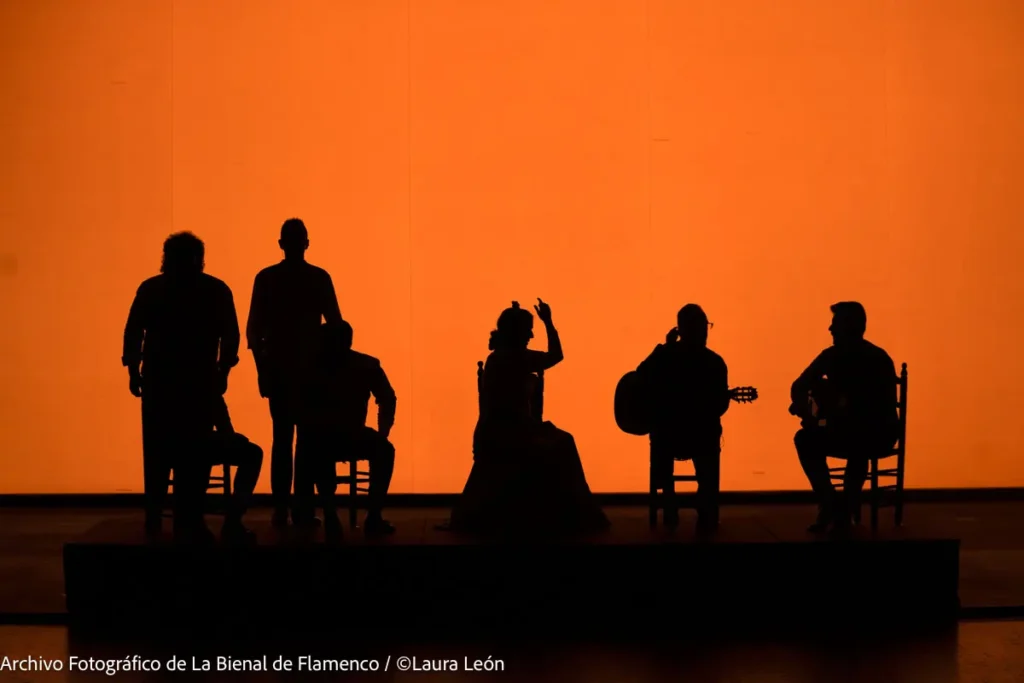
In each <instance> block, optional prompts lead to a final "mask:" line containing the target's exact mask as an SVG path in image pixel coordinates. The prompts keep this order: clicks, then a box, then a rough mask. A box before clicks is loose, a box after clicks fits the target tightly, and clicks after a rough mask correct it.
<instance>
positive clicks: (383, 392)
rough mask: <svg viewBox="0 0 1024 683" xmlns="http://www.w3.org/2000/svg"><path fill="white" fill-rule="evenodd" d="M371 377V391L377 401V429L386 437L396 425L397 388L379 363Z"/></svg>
mask: <svg viewBox="0 0 1024 683" xmlns="http://www.w3.org/2000/svg"><path fill="white" fill-rule="evenodd" d="M371 379H372V384H371V385H370V392H371V393H372V394H373V399H374V401H375V402H376V403H377V431H378V432H380V433H381V434H382V435H384V436H385V437H386V436H387V435H388V434H390V433H391V428H392V427H394V426H395V411H396V410H397V406H398V397H397V396H395V390H394V388H392V386H391V382H389V381H388V376H387V374H385V372H384V368H382V367H380V366H379V365H378V366H377V367H375V368H374V369H373V376H372V378H371Z"/></svg>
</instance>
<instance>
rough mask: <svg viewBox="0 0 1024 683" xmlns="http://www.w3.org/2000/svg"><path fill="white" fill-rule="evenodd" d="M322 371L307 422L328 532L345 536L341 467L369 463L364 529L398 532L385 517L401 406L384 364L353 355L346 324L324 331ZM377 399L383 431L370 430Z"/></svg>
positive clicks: (306, 411)
mask: <svg viewBox="0 0 1024 683" xmlns="http://www.w3.org/2000/svg"><path fill="white" fill-rule="evenodd" d="M316 368H317V370H316V380H315V381H314V382H313V384H312V387H311V388H312V391H311V392H310V393H309V394H308V399H309V400H308V402H307V404H306V407H305V409H304V410H303V411H302V418H301V419H302V422H303V425H302V426H303V429H305V430H306V434H307V447H308V448H309V449H310V450H311V451H312V453H313V455H312V456H311V459H312V460H313V461H314V462H315V463H316V468H317V492H318V494H319V496H320V500H321V504H322V506H323V510H324V525H325V531H326V532H327V534H328V535H329V536H331V535H333V536H335V537H337V536H339V535H340V534H341V522H340V521H339V519H338V513H337V505H336V503H335V493H336V491H337V484H338V479H337V474H336V469H337V468H336V464H337V463H338V462H348V461H351V460H353V459H354V460H365V461H366V462H367V463H368V464H369V468H370V470H369V474H370V477H369V478H370V481H369V491H368V495H367V515H366V522H365V523H364V525H363V529H364V530H365V531H366V533H368V534H371V535H380V534H390V533H391V532H393V531H394V527H392V526H391V524H390V523H389V522H388V521H387V520H386V519H384V516H383V514H382V513H383V509H384V500H385V498H386V497H387V493H388V488H390V486H391V476H392V474H393V473H394V470H395V447H394V446H393V445H392V444H391V442H390V441H389V440H388V437H389V436H390V435H391V429H392V427H394V424H395V410H396V408H397V404H398V399H397V397H396V396H395V390H394V389H393V388H392V387H391V382H389V381H388V376H387V374H386V373H385V372H384V368H383V367H381V364H380V361H379V360H378V359H376V358H374V357H373V356H369V355H367V354H365V353H359V352H358V351H355V350H353V349H352V326H351V325H349V324H348V323H347V322H345V321H342V322H340V323H337V324H335V325H331V324H324V325H323V326H322V328H321V347H320V352H319V355H318V358H317V365H316ZM371 397H373V399H374V401H375V402H376V404H377V429H373V428H372V427H370V426H369V425H367V424H366V419H367V417H368V415H369V404H370V398H371Z"/></svg>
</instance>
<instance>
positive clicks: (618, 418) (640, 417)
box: [615, 370, 651, 436]
mask: <svg viewBox="0 0 1024 683" xmlns="http://www.w3.org/2000/svg"><path fill="white" fill-rule="evenodd" d="M615 424H616V425H618V427H619V429H621V430H622V431H624V432H626V433H627V434H632V435H634V436H647V435H648V434H650V433H651V408H650V404H649V396H648V392H647V391H646V387H644V384H643V382H642V381H641V380H640V375H639V374H637V372H636V371H635V370H634V371H632V372H627V373H626V374H625V375H623V376H622V379H620V380H619V383H618V385H617V386H616V387H615Z"/></svg>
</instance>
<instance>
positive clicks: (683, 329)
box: [676, 304, 711, 346]
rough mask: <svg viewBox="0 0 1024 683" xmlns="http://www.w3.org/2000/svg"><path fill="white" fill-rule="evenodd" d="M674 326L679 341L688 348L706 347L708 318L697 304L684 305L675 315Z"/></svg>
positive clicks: (709, 324) (709, 325)
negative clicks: (688, 346)
mask: <svg viewBox="0 0 1024 683" xmlns="http://www.w3.org/2000/svg"><path fill="white" fill-rule="evenodd" d="M676 326H677V328H678V330H679V341H681V342H682V343H684V344H687V345H690V346H707V343H708V328H709V327H711V323H709V322H708V316H707V315H706V314H705V313H704V309H703V308H701V307H700V306H698V305H697V304H686V305H685V306H683V307H682V308H680V309H679V313H677V314H676Z"/></svg>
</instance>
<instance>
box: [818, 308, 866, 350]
mask: <svg viewBox="0 0 1024 683" xmlns="http://www.w3.org/2000/svg"><path fill="white" fill-rule="evenodd" d="M867 326H868V314H867V313H866V312H865V311H864V306H862V305H861V304H860V303H858V302H856V301H840V302H839V303H837V304H833V305H832V324H831V325H829V328H828V331H829V332H831V333H832V343H833V344H836V345H842V344H848V343H850V342H854V341H859V340H861V339H863V338H864V331H865V330H866V329H867Z"/></svg>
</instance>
